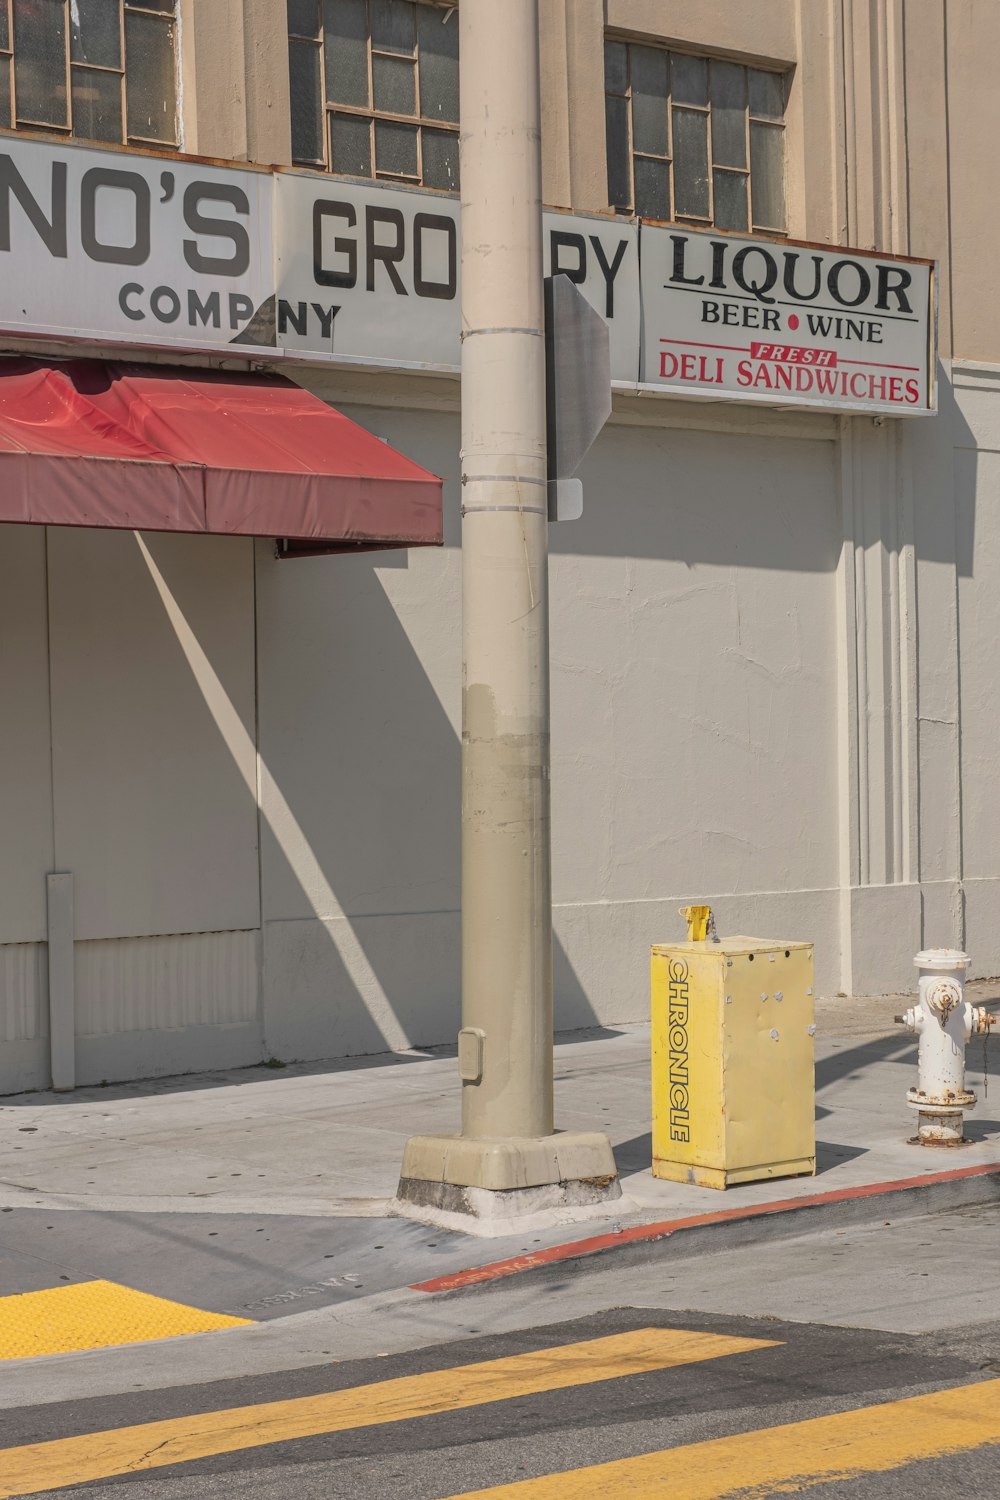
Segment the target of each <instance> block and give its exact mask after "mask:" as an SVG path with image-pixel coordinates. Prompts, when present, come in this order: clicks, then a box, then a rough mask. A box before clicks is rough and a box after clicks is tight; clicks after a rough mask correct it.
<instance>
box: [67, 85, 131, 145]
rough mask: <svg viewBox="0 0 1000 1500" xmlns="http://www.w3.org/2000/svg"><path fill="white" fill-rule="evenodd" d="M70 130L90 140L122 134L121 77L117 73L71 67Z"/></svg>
mask: <svg viewBox="0 0 1000 1500" xmlns="http://www.w3.org/2000/svg"><path fill="white" fill-rule="evenodd" d="M72 88H73V134H74V135H79V136H83V137H84V138H85V139H86V140H89V141H120V140H121V138H122V80H121V74H120V73H99V72H97V70H96V69H94V68H74V69H73V72H72Z"/></svg>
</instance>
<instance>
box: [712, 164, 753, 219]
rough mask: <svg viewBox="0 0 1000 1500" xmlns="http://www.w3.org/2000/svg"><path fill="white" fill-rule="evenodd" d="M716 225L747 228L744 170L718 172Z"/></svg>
mask: <svg viewBox="0 0 1000 1500" xmlns="http://www.w3.org/2000/svg"><path fill="white" fill-rule="evenodd" d="M715 225H716V228H718V229H747V228H748V227H749V226H748V224H747V180H746V178H745V177H744V175H743V173H742V172H716V174H715Z"/></svg>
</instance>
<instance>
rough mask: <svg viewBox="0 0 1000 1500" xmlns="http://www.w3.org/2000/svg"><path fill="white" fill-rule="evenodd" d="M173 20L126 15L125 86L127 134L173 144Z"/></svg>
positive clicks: (175, 100)
mask: <svg viewBox="0 0 1000 1500" xmlns="http://www.w3.org/2000/svg"><path fill="white" fill-rule="evenodd" d="M175 34H176V32H175V27H174V22H173V21H161V20H159V19H158V18H157V17H156V16H144V15H142V14H141V13H139V12H137V11H127V12H126V14H125V89H126V101H127V104H128V133H129V135H130V136H133V135H137V136H143V137H145V138H146V139H148V140H154V141H164V142H165V143H166V144H167V145H171V146H172V145H174V144H175V142H176V140H177V96H176V86H177V85H176V77H175V65H174V36H175Z"/></svg>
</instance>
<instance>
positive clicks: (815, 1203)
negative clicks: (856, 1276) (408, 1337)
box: [410, 1162, 1000, 1292]
mask: <svg viewBox="0 0 1000 1500" xmlns="http://www.w3.org/2000/svg"><path fill="white" fill-rule="evenodd" d="M991 1172H992V1173H995V1174H996V1175H997V1176H998V1177H1000V1163H998V1162H987V1163H986V1164H985V1165H983V1166H979V1167H958V1168H956V1169H955V1171H953V1172H930V1173H927V1174H925V1175H923V1176H921V1177H903V1178H901V1179H900V1180H899V1181H897V1182H870V1183H868V1184H866V1185H865V1186H864V1187H856V1188H839V1189H837V1191H835V1192H831V1193H812V1194H810V1196H809V1197H802V1198H782V1199H779V1200H778V1201H776V1202H774V1203H759V1204H755V1205H754V1206H753V1207H749V1208H727V1209H723V1210H722V1211H721V1212H720V1213H717V1214H694V1215H692V1217H691V1218H689V1219H661V1220H660V1221H659V1222H657V1223H655V1224H635V1225H633V1226H632V1227H631V1228H630V1229H619V1230H617V1231H616V1232H614V1233H612V1234H598V1235H594V1236H593V1237H592V1238H590V1239H586V1240H570V1241H569V1243H568V1244H565V1245H549V1246H548V1247H547V1248H546V1249H545V1250H535V1251H533V1252H531V1253H530V1254H528V1255H515V1256H512V1257H511V1258H510V1259H509V1260H496V1261H493V1263H492V1264H491V1265H487V1266H473V1267H471V1269H469V1270H467V1271H454V1272H452V1274H451V1275H449V1276H435V1277H433V1278H432V1279H431V1280H430V1281H418V1282H416V1283H414V1284H413V1285H412V1286H411V1287H410V1290H411V1291H413V1292H453V1291H457V1290H458V1288H459V1287H463V1286H475V1285H476V1284H477V1283H479V1282H482V1281H496V1280H498V1279H499V1278H500V1277H501V1276H516V1275H517V1273H518V1272H519V1271H530V1270H533V1269H534V1268H535V1267H536V1266H546V1265H551V1264H552V1263H553V1262H554V1261H560V1260H571V1259H572V1258H573V1257H575V1256H578V1255H596V1254H597V1253H598V1252H600V1251H601V1250H610V1249H612V1247H614V1246H617V1245H630V1244H635V1243H636V1242H638V1241H642V1240H662V1239H666V1238H667V1237H668V1236H669V1235H671V1234H675V1233H676V1232H677V1231H678V1230H680V1229H694V1228H698V1227H700V1226H701V1225H708V1224H726V1223H729V1222H730V1221H731V1220H733V1219H758V1218H761V1217H763V1216H764V1215H766V1214H778V1213H787V1212H788V1210H789V1209H794V1208H820V1207H821V1206H822V1205H823V1204H827V1203H847V1202H850V1201H851V1200H852V1199H857V1198H874V1197H877V1196H878V1195H879V1194H884V1193H901V1192H904V1191H905V1190H906V1189H907V1188H917V1187H928V1186H930V1185H932V1184H935V1183H941V1182H958V1181H961V1179H962V1178H966V1177H985V1176H987V1175H988V1174H989V1173H991Z"/></svg>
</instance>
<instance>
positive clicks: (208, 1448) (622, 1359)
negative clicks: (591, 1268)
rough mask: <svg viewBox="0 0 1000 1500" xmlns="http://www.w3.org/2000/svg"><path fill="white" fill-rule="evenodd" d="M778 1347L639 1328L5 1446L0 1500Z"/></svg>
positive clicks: (0, 1452) (1, 1456) (767, 1342)
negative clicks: (222, 1408)
mask: <svg viewBox="0 0 1000 1500" xmlns="http://www.w3.org/2000/svg"><path fill="white" fill-rule="evenodd" d="M773 1347H775V1341H774V1340H771V1339H747V1338H730V1337H728V1336H726V1335H724V1334H714V1333H694V1332H690V1331H688V1330H685V1329H672V1328H641V1329H638V1330H635V1331H634V1332H630V1333H616V1334H610V1335H607V1336H606V1337H604V1338H596V1339H586V1340H584V1341H583V1342H581V1343H575V1344H560V1345H557V1346H555V1347H554V1348H549V1349H539V1350H533V1351H532V1352H531V1353H529V1354H514V1355H509V1356H507V1357H506V1358H503V1359H491V1360H485V1361H484V1362H482V1363H480V1364H472V1365H460V1366H458V1367H457V1368H454V1369H450V1370H432V1371H429V1372H428V1373H426V1374H423V1375H407V1376H403V1377H401V1378H398V1379H395V1380H386V1381H381V1382H379V1383H378V1384H375V1385H363V1386H355V1387H353V1388H352V1389H349V1390H341V1391H329V1392H327V1393H325V1394H324V1395H320V1396H304V1397H298V1398H294V1399H291V1400H286V1401H272V1402H267V1403H265V1404H262V1405H259V1406H237V1407H233V1408H230V1409H229V1410H226V1411H210V1412H204V1413H201V1414H199V1415H195V1416H187V1417H178V1418H173V1419H171V1420H168V1421H160V1422H145V1423H143V1424H142V1425H141V1426H137V1427H121V1428H113V1429H111V1430H109V1431H106V1432H91V1433H86V1434H85V1435H83V1436H81V1437H71V1438H58V1439H56V1440H54V1441H52V1442H47V1443H30V1444H27V1445H25V1446H23V1447H19V1448H6V1449H3V1450H0V1500H7V1497H10V1496H14V1495H35V1494H38V1493H39V1492H41V1491H44V1490H51V1489H59V1488H61V1487H63V1486H65V1485H71V1484H86V1483H87V1482H89V1481H93V1480H96V1479H107V1478H110V1477H111V1476H112V1475H114V1474H124V1473H126V1472H127V1473H130V1474H132V1473H137V1472H139V1471H141V1470H144V1469H155V1468H162V1467H164V1466H165V1465H167V1464H177V1463H186V1462H188V1461H190V1460H192V1459H198V1458H207V1457H209V1456H210V1455H212V1454H217V1453H233V1452H237V1451H240V1450H243V1449H246V1448H259V1447H263V1446H265V1445H266V1444H268V1443H284V1442H289V1441H290V1440H293V1439H298V1438H306V1437H315V1436H317V1435H318V1434H321V1433H328V1432H343V1431H345V1430H346V1429H348V1428H356V1427H371V1426H375V1425H377V1424H378V1423H380V1422H405V1421H408V1420H409V1419H410V1418H413V1417H425V1416H433V1415H435V1414H437V1413H440V1412H446V1411H458V1410H461V1409H463V1408H467V1407H470V1406H479V1405H482V1404H483V1403H485V1402H488V1401H507V1400H510V1399H512V1398H513V1397H515V1396H529V1395H537V1394H539V1393H541V1392H543V1391H555V1390H565V1389H566V1388H568V1387H570V1386H577V1385H590V1384H592V1383H593V1382H595V1381H599V1380H614V1379H617V1378H619V1377H620V1376H623V1375H638V1374H645V1373H647V1372H648V1371H650V1370H667V1369H671V1368H673V1367H674V1366H678V1365H690V1364H697V1363H699V1362H700V1361H702V1360H707V1359H721V1358H722V1357H723V1356H726V1355H733V1354H743V1353H746V1352H748V1351H750V1350H755V1349H767V1348H773Z"/></svg>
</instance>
